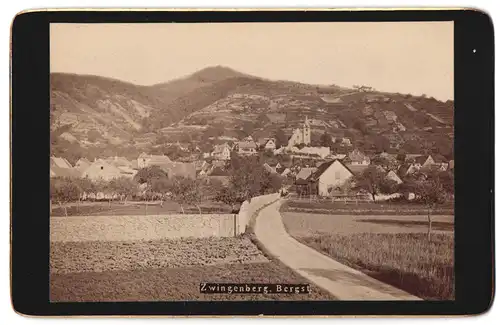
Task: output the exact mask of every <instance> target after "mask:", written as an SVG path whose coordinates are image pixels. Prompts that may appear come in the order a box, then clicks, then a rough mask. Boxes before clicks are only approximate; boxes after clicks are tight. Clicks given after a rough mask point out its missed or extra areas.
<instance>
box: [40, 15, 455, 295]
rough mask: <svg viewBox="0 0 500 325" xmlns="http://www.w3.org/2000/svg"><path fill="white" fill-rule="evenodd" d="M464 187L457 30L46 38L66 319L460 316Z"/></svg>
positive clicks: (53, 264) (73, 30)
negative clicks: (203, 309)
mask: <svg viewBox="0 0 500 325" xmlns="http://www.w3.org/2000/svg"><path fill="white" fill-rule="evenodd" d="M457 96H458V95H457ZM457 121H458V120H457ZM457 125H458V122H457ZM458 147H459V146H458V145H457V148H458ZM457 157H459V155H458V154H457ZM454 179H455V177H454V23H453V22H452V21H435V22H433V21H425V22H423V21H421V22H416V21H415V22H410V21H406V22H396V21H394V22H293V23H288V22H287V23H285V22H282V23H264V22H255V23H249V22H246V23H89V24H82V23H50V279H49V281H50V283H49V291H50V293H49V296H50V302H125V301H126V302H153V301H273V300H274V301H339V300H340V301H342V300H344V301H402V300H403V301H453V300H455V267H454V265H455V251H454V247H455V240H454V237H455V236H454V234H455V231H454V230H455V220H454V214H455V208H454V207H455V199H454V198H455V185H454ZM47 199H48V198H47ZM459 201H460V200H459ZM45 202H46V201H45ZM457 219H460V218H457Z"/></svg>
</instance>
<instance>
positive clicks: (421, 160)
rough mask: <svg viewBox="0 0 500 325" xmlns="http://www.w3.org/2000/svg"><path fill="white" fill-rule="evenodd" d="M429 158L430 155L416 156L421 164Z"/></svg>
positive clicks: (416, 160)
mask: <svg viewBox="0 0 500 325" xmlns="http://www.w3.org/2000/svg"><path fill="white" fill-rule="evenodd" d="M428 158H429V156H428V155H425V156H418V157H415V162H416V163H417V164H420V165H422V164H423V163H425V162H426V161H427V159H428Z"/></svg>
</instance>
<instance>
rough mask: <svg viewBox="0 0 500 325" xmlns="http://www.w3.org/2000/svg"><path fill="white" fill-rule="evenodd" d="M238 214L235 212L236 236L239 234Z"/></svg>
mask: <svg viewBox="0 0 500 325" xmlns="http://www.w3.org/2000/svg"><path fill="white" fill-rule="evenodd" d="M238 231H239V229H238V214H236V213H235V214H234V237H237V236H238Z"/></svg>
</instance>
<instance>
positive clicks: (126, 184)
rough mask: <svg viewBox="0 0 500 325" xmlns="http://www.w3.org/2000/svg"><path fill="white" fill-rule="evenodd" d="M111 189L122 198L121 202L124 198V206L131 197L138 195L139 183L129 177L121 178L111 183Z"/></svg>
mask: <svg viewBox="0 0 500 325" xmlns="http://www.w3.org/2000/svg"><path fill="white" fill-rule="evenodd" d="M110 188H111V189H112V191H113V192H114V193H116V194H118V195H119V196H120V201H122V198H124V201H123V202H124V204H125V203H126V202H127V199H128V197H129V196H131V195H134V194H136V193H137V190H138V186H137V182H135V181H134V180H133V179H130V178H128V177H119V178H115V179H112V180H111V181H110Z"/></svg>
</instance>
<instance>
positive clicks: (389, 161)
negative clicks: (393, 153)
mask: <svg viewBox="0 0 500 325" xmlns="http://www.w3.org/2000/svg"><path fill="white" fill-rule="evenodd" d="M371 163H372V165H376V166H381V167H382V168H384V169H387V170H395V169H396V168H397V166H398V161H397V160H396V159H395V158H390V157H383V156H380V155H379V156H375V157H374V158H372V160H371Z"/></svg>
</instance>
